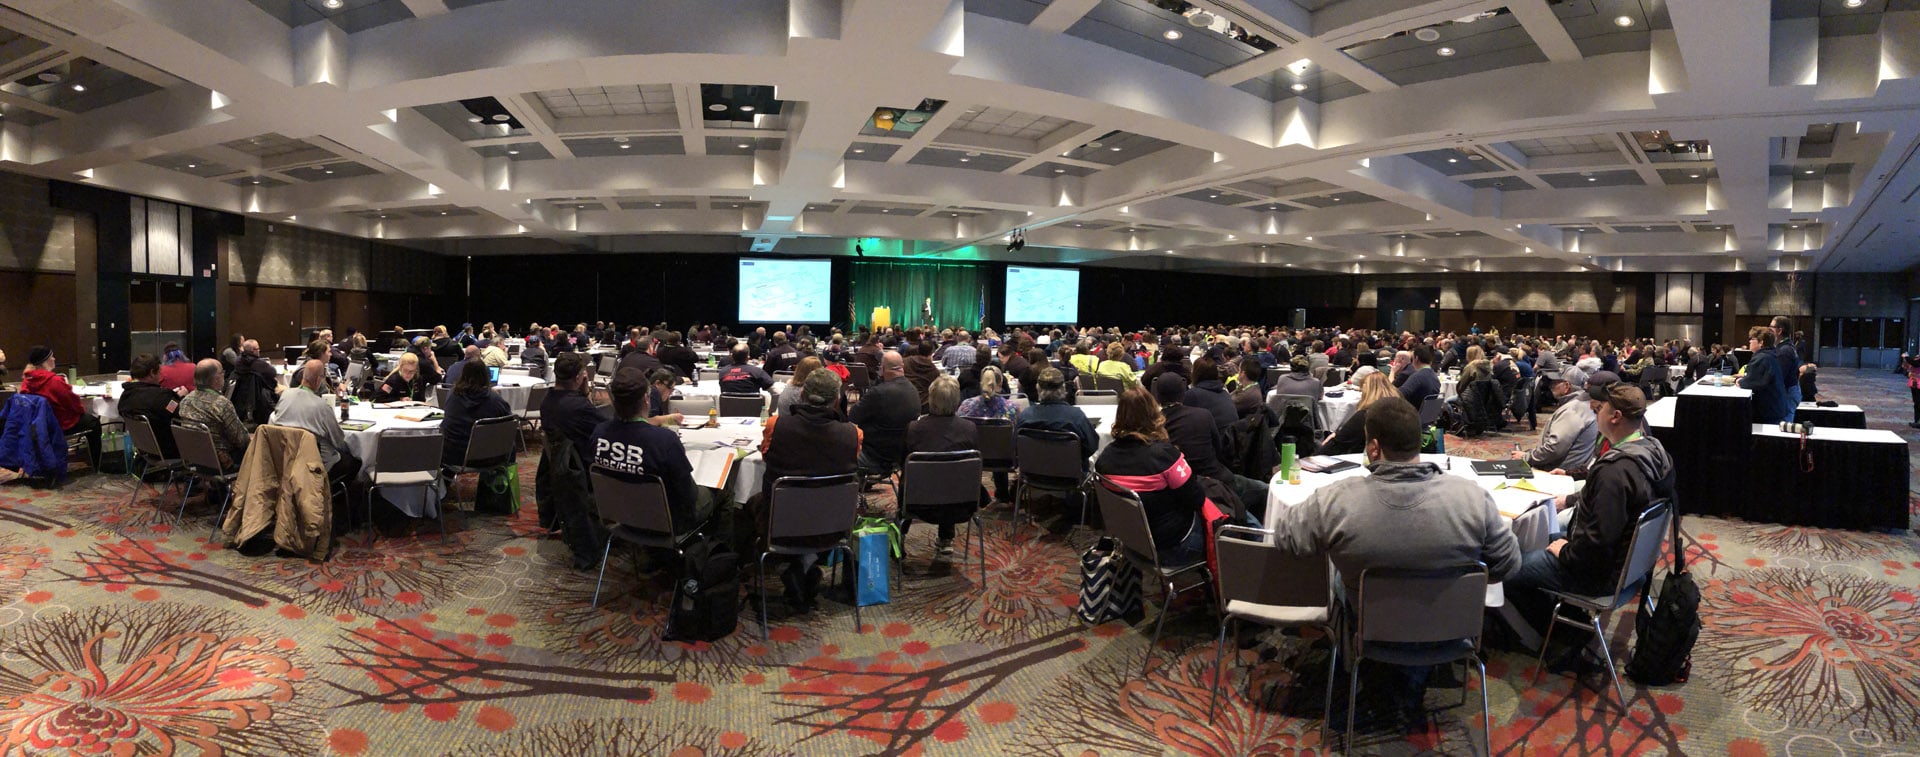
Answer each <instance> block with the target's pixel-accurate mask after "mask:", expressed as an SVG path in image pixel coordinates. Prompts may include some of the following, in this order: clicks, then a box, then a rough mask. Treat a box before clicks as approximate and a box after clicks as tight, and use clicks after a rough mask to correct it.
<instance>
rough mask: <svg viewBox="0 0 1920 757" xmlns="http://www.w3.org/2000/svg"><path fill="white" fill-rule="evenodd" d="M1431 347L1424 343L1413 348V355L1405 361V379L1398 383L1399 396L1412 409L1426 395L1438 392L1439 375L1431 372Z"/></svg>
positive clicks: (1425, 397)
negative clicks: (1409, 359) (1408, 360)
mask: <svg viewBox="0 0 1920 757" xmlns="http://www.w3.org/2000/svg"><path fill="white" fill-rule="evenodd" d="M1433 359H1434V354H1433V348H1432V347H1428V346H1426V345H1424V344H1422V345H1419V346H1417V347H1414V348H1413V356H1412V359H1411V361H1410V362H1408V363H1407V369H1406V374H1407V380H1406V381H1405V382H1403V383H1401V384H1400V396H1401V397H1402V398H1404V399H1406V401H1407V404H1409V405H1412V406H1413V407H1414V409H1416V410H1418V409H1419V408H1420V403H1422V402H1425V401H1426V399H1427V398H1428V397H1432V396H1437V395H1439V394H1440V376H1439V375H1438V374H1436V373H1434V372H1433V368H1431V367H1429V366H1432V365H1433Z"/></svg>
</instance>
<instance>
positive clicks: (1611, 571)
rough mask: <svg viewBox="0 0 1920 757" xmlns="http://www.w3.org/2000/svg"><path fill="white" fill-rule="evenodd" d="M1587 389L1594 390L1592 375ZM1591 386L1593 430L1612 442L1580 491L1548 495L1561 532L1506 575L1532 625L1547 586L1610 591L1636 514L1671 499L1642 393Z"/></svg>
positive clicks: (1665, 459)
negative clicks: (1560, 517)
mask: <svg viewBox="0 0 1920 757" xmlns="http://www.w3.org/2000/svg"><path fill="white" fill-rule="evenodd" d="M1588 390H1589V392H1594V391H1596V390H1594V388H1593V384H1592V381H1589V382H1588ZM1597 392H1598V393H1597V394H1590V395H1589V399H1591V400H1593V402H1594V404H1595V406H1596V407H1597V408H1598V410H1597V411H1596V415H1597V416H1598V423H1599V426H1600V435H1601V436H1602V437H1605V438H1606V440H1607V441H1608V442H1609V443H1610V444H1611V448H1610V449H1609V450H1608V451H1607V452H1606V453H1605V454H1602V455H1600V456H1599V458H1597V459H1595V460H1594V462H1593V465H1592V466H1591V467H1589V468H1588V472H1587V477H1586V483H1585V485H1584V486H1582V487H1581V489H1580V491H1578V492H1575V493H1573V494H1569V495H1566V496H1564V497H1560V498H1558V499H1556V500H1555V501H1554V506H1555V507H1557V508H1559V509H1561V510H1562V511H1571V512H1572V516H1571V517H1570V518H1569V519H1568V521H1569V522H1568V524H1567V527H1566V534H1565V538H1561V539H1556V540H1555V541H1553V542H1552V543H1550V544H1548V545H1547V548H1546V549H1544V550H1541V551H1539V552H1534V553H1532V554H1529V555H1527V556H1526V557H1525V558H1523V559H1522V560H1521V563H1520V570H1519V571H1518V572H1516V573H1515V574H1514V575H1513V577H1512V578H1509V579H1507V597H1508V599H1510V600H1511V601H1512V602H1513V603H1514V606H1515V608H1516V609H1518V610H1519V611H1520V613H1521V616H1522V617H1524V618H1526V619H1527V621H1528V622H1530V623H1533V624H1534V627H1535V628H1544V627H1545V626H1546V623H1547V622H1548V621H1549V618H1548V614H1549V613H1550V612H1552V608H1553V603H1554V600H1553V597H1552V596H1551V595H1549V594H1547V592H1571V593H1574V594H1582V595H1593V594H1606V593H1608V592H1610V591H1612V590H1613V588H1614V581H1615V580H1616V579H1617V578H1618V577H1619V575H1620V569H1621V566H1623V565H1624V564H1625V563H1626V561H1627V559H1628V554H1627V551H1628V548H1629V547H1630V546H1631V544H1632V542H1633V531H1634V524H1635V523H1636V522H1638V520H1639V518H1640V514H1641V513H1642V512H1644V511H1646V509H1647V508H1648V507H1649V506H1651V505H1652V504H1653V503H1654V502H1658V501H1661V500H1667V501H1669V502H1670V501H1671V500H1672V499H1673V491H1674V484H1673V481H1674V476H1673V458H1672V457H1671V456H1669V455H1668V454H1667V449H1666V447H1665V446H1663V445H1661V443H1660V441H1659V440H1658V439H1654V438H1653V437H1651V436H1648V435H1647V434H1646V422H1645V416H1646V412H1647V398H1646V395H1644V394H1642V393H1641V392H1640V388H1639V387H1637V386H1630V385H1625V384H1619V383H1617V382H1616V383H1614V384H1609V385H1603V386H1602V387H1601V388H1600V389H1598V390H1597Z"/></svg>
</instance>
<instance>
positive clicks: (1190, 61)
mask: <svg viewBox="0 0 1920 757" xmlns="http://www.w3.org/2000/svg"><path fill="white" fill-rule="evenodd" d="M968 10H972V4H971V3H969V4H968ZM1187 10H1188V13H1187V14H1184V15H1183V14H1181V13H1175V12H1174V11H1171V10H1168V9H1165V8H1161V7H1159V6H1158V5H1156V4H1154V3H1153V2H1150V1H1149V0H1104V1H1103V2H1100V3H1098V4H1096V5H1094V6H1093V9H1092V10H1090V11H1088V12H1087V14H1086V15H1085V16H1082V17H1081V18H1080V20H1079V21H1078V22H1075V23H1074V25H1073V26H1072V27H1070V28H1068V29H1067V34H1069V35H1072V36H1075V37H1079V38H1081V39H1084V40H1088V41H1091V42H1096V43H1099V44H1101V45H1105V46H1107V47H1111V48H1113V49H1116V50H1119V51H1122V52H1125V53H1128V54H1131V55H1135V56H1139V57H1141V58H1145V59H1147V60H1150V61H1153V62H1155V63H1159V64H1161V65H1165V66H1170V67H1172V68H1176V69H1179V70H1181V71H1185V72H1187V73H1190V74H1193V75H1195V76H1206V75H1207V74H1211V73H1213V72H1215V71H1219V70H1221V69H1223V68H1227V67H1229V66H1233V65H1237V64H1240V63H1243V62H1245V61H1247V60H1249V59H1252V58H1253V57H1254V56H1256V55H1259V54H1261V53H1262V52H1265V51H1266V50H1271V49H1274V47H1275V41H1273V40H1266V39H1263V38H1261V37H1259V36H1258V35H1254V34H1250V33H1249V32H1248V31H1247V30H1245V29H1238V27H1235V26H1233V25H1231V23H1230V22H1228V21H1227V20H1225V19H1215V18H1213V17H1212V14H1211V13H1210V12H1208V13H1206V15H1205V16H1201V17H1199V18H1192V17H1191V16H1193V15H1195V14H1197V13H1199V12H1200V9H1199V8H1194V7H1191V6H1188V8H1187ZM1196 22H1198V23H1197V24H1196ZM1216 29H1217V30H1216ZM1236 29H1237V31H1235V30H1236ZM1170 30H1171V31H1179V32H1180V34H1179V35H1178V36H1177V37H1176V38H1171V39H1170V38H1169V37H1170V36H1171V35H1168V34H1167V32H1168V31H1170ZM1230 34H1235V35H1237V37H1236V36H1229V35H1230Z"/></svg>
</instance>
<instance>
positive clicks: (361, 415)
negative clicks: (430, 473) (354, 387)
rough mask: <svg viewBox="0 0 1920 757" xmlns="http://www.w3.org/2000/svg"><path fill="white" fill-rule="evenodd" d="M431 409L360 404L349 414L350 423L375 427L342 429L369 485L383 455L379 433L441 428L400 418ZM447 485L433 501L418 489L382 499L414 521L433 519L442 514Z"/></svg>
mask: <svg viewBox="0 0 1920 757" xmlns="http://www.w3.org/2000/svg"><path fill="white" fill-rule="evenodd" d="M431 409H432V408H429V407H426V406H424V405H423V406H420V407H412V408H400V409H380V408H376V407H374V406H373V405H372V404H370V403H366V402H357V403H354V405H353V406H352V407H350V408H349V409H348V410H347V419H348V420H350V421H369V422H371V423H373V426H371V427H369V428H367V429H365V430H362V431H348V430H346V429H342V431H343V432H344V433H345V434H346V437H347V450H348V451H350V452H352V453H353V456H354V457H357V458H359V459H360V476H361V478H363V479H364V480H366V481H372V480H373V474H374V472H375V470H374V468H375V462H376V461H377V460H378V458H379V452H380V432H382V431H386V430H388V429H414V430H431V429H437V428H439V427H440V421H438V420H431V421H403V420H400V418H399V416H401V415H405V414H409V413H420V412H425V411H427V410H431ZM446 493H447V492H446V485H445V482H442V483H441V484H440V485H439V486H438V487H436V488H435V490H434V492H433V496H432V497H428V496H427V495H426V493H425V492H424V491H422V490H421V489H420V488H419V487H406V488H399V489H382V490H381V491H380V496H381V498H382V499H385V500H386V501H388V502H389V503H392V504H393V506H394V507H397V508H399V509H400V511H401V512H404V513H406V514H407V515H410V516H412V517H415V518H433V517H438V516H439V514H440V507H439V505H440V500H441V499H442V498H443V497H445V496H446Z"/></svg>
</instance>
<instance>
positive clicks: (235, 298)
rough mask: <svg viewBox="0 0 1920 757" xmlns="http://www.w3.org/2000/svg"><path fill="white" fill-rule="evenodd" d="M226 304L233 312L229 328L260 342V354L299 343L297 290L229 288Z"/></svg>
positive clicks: (238, 286) (235, 285) (261, 287)
mask: <svg viewBox="0 0 1920 757" xmlns="http://www.w3.org/2000/svg"><path fill="white" fill-rule="evenodd" d="M228 302H229V303H230V304H231V307H232V309H233V312H232V314H231V317H230V318H229V320H228V323H230V324H231V328H232V329H233V330H234V331H237V332H240V333H242V334H245V335H247V336H248V337H249V338H253V339H258V340H260V350H261V353H262V354H267V353H268V352H269V351H271V350H273V348H274V347H277V346H279V345H283V344H300V343H301V338H300V337H301V335H300V333H299V327H298V325H297V322H298V320H299V316H300V290H298V289H291V288H287V287H270V286H245V285H241V284H233V285H230V286H229V289H228Z"/></svg>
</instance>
